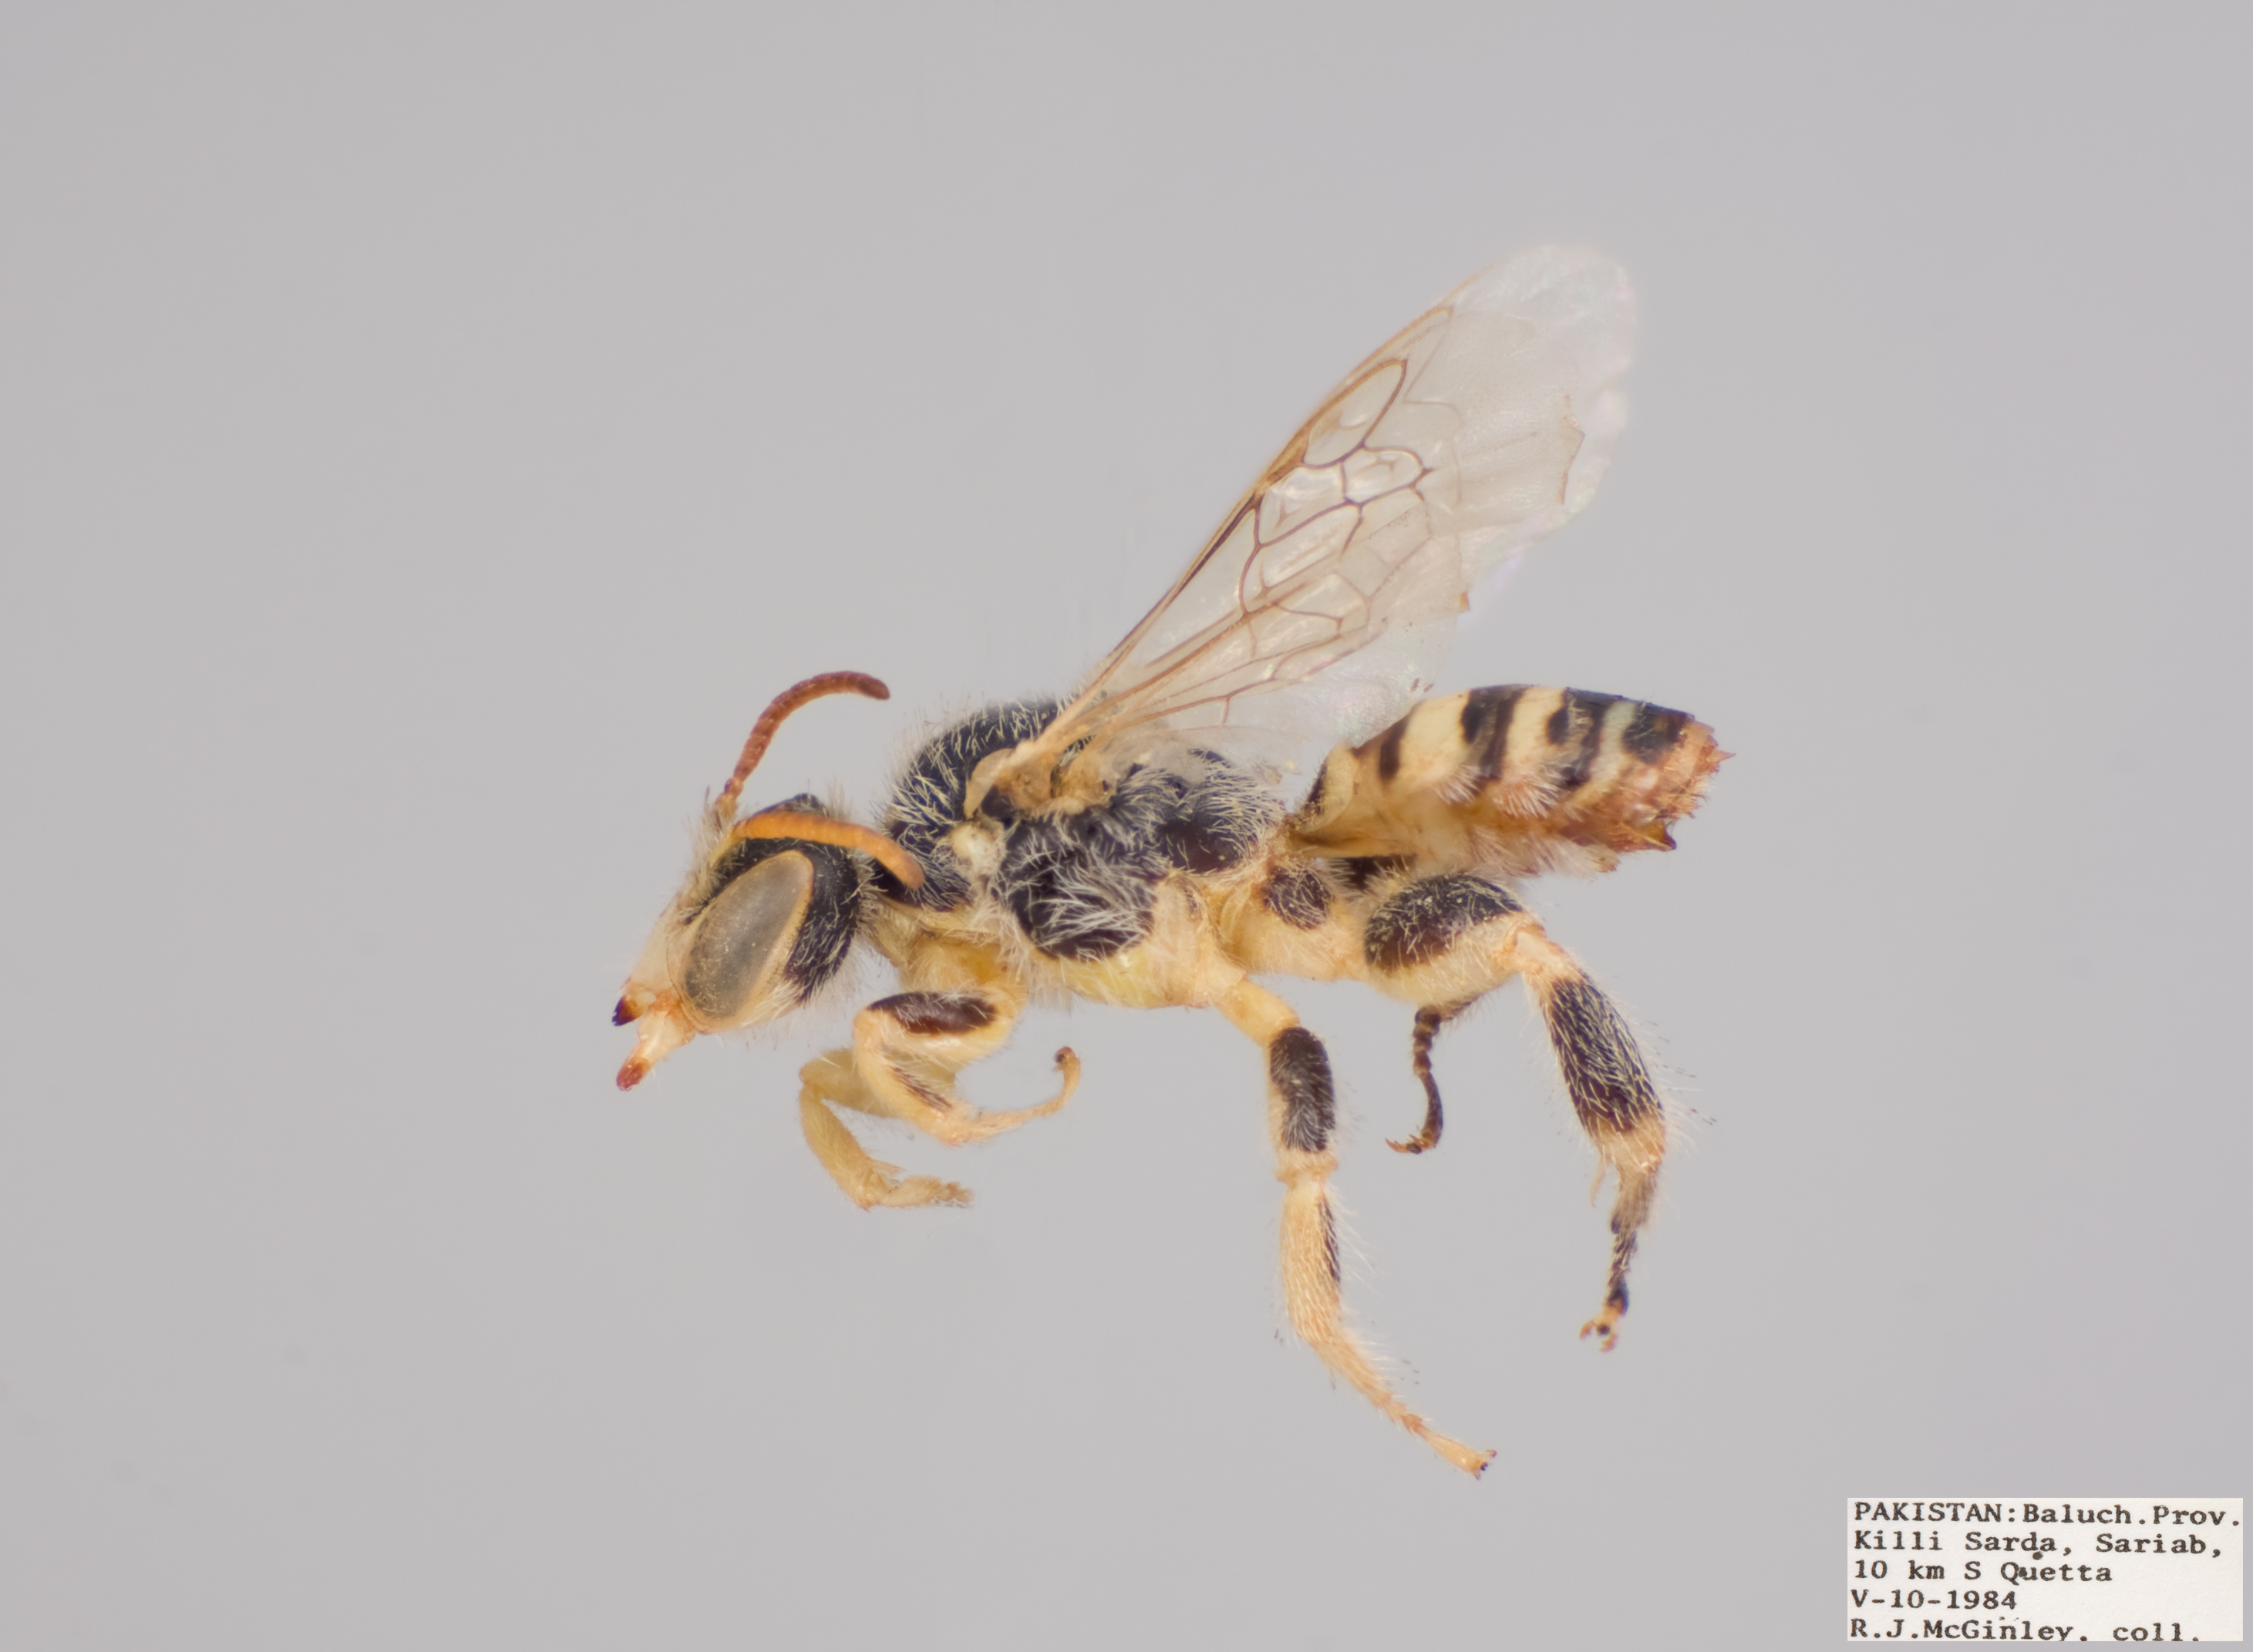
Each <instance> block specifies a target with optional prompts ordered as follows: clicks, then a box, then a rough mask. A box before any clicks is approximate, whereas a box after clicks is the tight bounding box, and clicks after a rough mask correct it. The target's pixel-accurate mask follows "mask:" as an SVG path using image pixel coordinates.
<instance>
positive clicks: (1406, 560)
mask: <svg viewBox="0 0 2253 1652" xmlns="http://www.w3.org/2000/svg"><path fill="white" fill-rule="evenodd" d="M1633 331H1634V299H1633V296H1632V293H1631V291H1630V289H1629V286H1628V282H1627V277H1626V275H1625V273H1624V272H1623V271H1622V270H1621V269H1620V268H1619V267H1618V266H1617V265H1615V264H1614V263H1612V262H1611V261H1609V260H1608V259H1604V258H1601V257H1599V256H1597V255H1596V254H1593V253H1588V252H1583V251H1578V250H1575V249H1572V248H1566V247H1543V248H1540V249H1538V250H1537V251H1534V252H1531V253H1526V254H1522V255H1520V256H1518V257H1517V258H1513V259H1510V260H1509V261H1506V262H1503V263H1500V264H1496V265H1495V266H1493V267H1492V268H1489V269H1487V270H1485V271H1484V272H1482V274H1480V275H1475V276H1474V277H1472V279H1471V280H1469V281H1468V282H1464V283H1463V285H1462V286H1461V287H1459V288H1457V289H1455V290H1454V292H1452V293H1450V294H1449V295H1448V296H1447V297H1446V298H1444V299H1443V300H1441V301H1440V303H1438V304H1437V305H1436V306H1434V307H1433V309H1432V310H1430V311H1429V312H1427V313H1426V314H1425V315H1423V316H1421V317H1419V318H1418V319H1417V320H1416V321H1415V322H1413V323H1412V324H1410V325H1409V326H1408V327H1407V328H1406V329H1405V330H1404V331H1401V332H1400V333H1399V335H1398V336H1397V337H1395V338H1392V340H1391V341H1390V342H1389V343H1387V344H1386V345H1385V346H1384V347H1383V348H1382V349H1380V350H1378V352H1376V353H1375V354H1374V355H1372V356H1371V357H1370V358H1369V359H1367V360H1366V361H1364V362H1363V363H1362V364H1361V365H1360V366H1358V367H1357V368H1355V369H1354V371H1353V372H1352V373H1350V374H1349V375H1347V377H1346V379H1345V381H1344V382H1343V384H1341V385H1340V386H1339V387H1337V389H1336V390H1335V391H1333V392H1332V393H1331V394H1330V395H1329V398H1328V400H1326V401H1324V402H1323V403H1322V407H1321V408H1320V409H1319V410H1318V411H1317V412H1316V413H1315V416H1314V417H1313V418H1311V419H1309V420H1308V422H1307V423H1306V425H1305V427H1304V428H1303V429H1301V430H1300V431H1299V433H1298V435H1296V436H1294V437H1293V438H1292V439H1291V442H1290V443H1289V445H1288V446H1287V447H1286V448H1284V450H1283V451H1282V452H1281V453H1280V454H1279V455H1278V456H1277V457H1276V458H1275V460H1274V462H1273V464H1270V465H1269V466H1268V467H1267V470H1266V472H1265V474H1263V475H1262V476H1261V477H1260V479H1259V482H1258V483H1257V484H1255V485H1254V486H1253V487H1252V490H1251V491H1250V492H1248V493H1246V494H1245V496H1244V498H1243V499H1242V500H1241V501H1239V502H1238V505H1237V506H1236V508H1235V509H1234V510H1233V511H1232V512H1230V513H1229V516H1228V518H1227V519H1226V520H1225V521H1224V522H1223V523H1222V524H1221V526H1220V529H1219V531H1218V532H1217V533H1215V534H1214V535H1213V537H1212V539H1211V540H1210V541H1209V542H1208V543H1207V544H1206V546H1205V547H1204V549H1203V551H1202V552H1201V553H1199V554H1198V555H1197V557H1196V561H1193V562H1191V563H1190V564H1189V568H1188V570H1187V571H1186V572H1185V573H1183V574H1182V576H1181V578H1180V579H1179V580H1177V581H1176V582H1175V584H1174V588H1173V589H1172V590H1170V591H1169V592H1168V593H1167V594H1166V596H1165V597H1164V598H1163V599H1162V600H1161V601H1160V602H1159V603H1158V605H1157V606H1156V607H1155V608H1154V609H1152V610H1150V612H1149V613H1148V614H1147V616H1146V617H1144V618H1143V619H1142V621H1141V623H1140V624H1138V625H1136V626H1135V627H1134V629H1133V631H1131V632H1129V633H1128V634H1127V637H1126V640H1125V641H1124V642H1122V643H1120V645H1119V646H1118V647H1117V648H1116V649H1114V650H1113V651H1112V653H1111V655H1110V656H1109V658H1108V659H1106V660H1105V661H1104V662H1103V664H1102V665H1101V666H1099V667H1098V668H1097V670H1096V673H1095V674H1094V676H1093V677H1092V678H1091V679H1090V680H1089V681H1088V683H1087V685H1086V687H1085V688H1084V689H1083V690H1082V691H1081V693H1080V694H1079V695H1078V697H1076V699H1075V700H1074V701H1073V702H1072V703H1071V705H1070V706H1069V707H1067V708H1066V709H1065V710H1064V714H1062V716H1061V718H1060V719H1059V721H1058V722H1057V724H1056V725H1054V726H1052V728H1051V729H1050V735H1049V737H1048V738H1047V739H1044V740H1043V745H1046V746H1049V747H1050V749H1054V750H1061V749H1064V748H1066V747H1068V746H1071V745H1073V744H1077V743H1078V742H1085V741H1089V740H1093V739H1097V738H1104V739H1108V738H1109V737H1110V736H1111V735H1114V734H1116V733H1118V732H1119V731H1120V730H1122V729H1124V728H1129V727H1134V726H1140V725H1147V724H1152V723H1162V724H1163V725H1164V726H1166V727H1168V728H1207V727H1212V726H1216V725H1250V726H1253V727H1259V728H1274V729H1278V730H1281V731H1285V732H1288V733H1296V732H1307V731H1309V730H1311V729H1313V728H1321V729H1322V730H1323V731H1324V732H1325V733H1330V734H1337V733H1343V734H1344V735H1346V736H1347V737H1348V738H1357V737H1359V736H1360V735H1363V734H1365V733H1368V732H1371V731H1373V730H1374V729H1375V728H1379V727H1381V726H1383V725H1384V724H1385V723H1386V722H1389V721H1392V719H1393V718H1394V717H1396V716H1398V715H1399V714H1400V712H1401V711H1402V710H1403V709H1404V708H1406V705H1407V703H1408V701H1410V700H1411V699H1412V698H1413V697H1414V695H1415V694H1416V693H1417V692H1419V688H1420V687H1426V686H1428V676H1429V673H1430V672H1431V671H1432V669H1433V667H1434V666H1436V664H1437V662H1438V658H1439V655H1440V652H1442V651H1444V649H1445V647H1446V645H1447V638H1448V636H1449V634H1450V632H1451V631H1452V629H1453V624H1454V617H1455V616H1456V615H1457V614H1458V613H1460V612H1461V610H1462V608H1463V605H1464V599H1465V595H1466V593H1467V592H1468V590H1469V589H1470V588H1471V586H1472V583H1473V582H1475V580H1476V579H1477V577H1478V576H1479V575H1480V574H1481V572H1482V571H1483V570H1484V569H1485V568H1489V567H1492V566H1493V565H1495V564H1496V562H1498V561H1502V560H1503V559H1504V558H1507V557H1509V556H1511V555H1513V554H1516V553H1517V552H1518V551H1521V550H1523V549H1524V547H1527V546H1529V545H1531V544H1532V543H1533V541H1535V540H1538V539H1539V538H1541V537H1542V536H1543V535H1544V534H1545V533H1551V532H1552V531H1553V530H1554V529H1556V528H1557V527H1559V526H1562V525H1563V524H1564V523H1565V522H1566V520H1568V519H1570V518H1571V517H1572V516H1573V513H1574V512H1577V511H1578V510H1580V507H1581V506H1582V505H1586V504H1587V501H1588V499H1589V498H1590V496H1591V495H1592V494H1593V493H1594V491H1595V487H1596V484H1597V482H1598V481H1599V480H1601V477H1602V475H1603V471H1604V468H1605V466H1606V465H1607V464H1608V462H1609V460H1610V457H1611V450H1612V446H1613V443H1615V441H1616V439H1617V437H1618V434H1619V429H1620V425H1621V423H1622V418H1623V415H1624V411H1625V409H1624V407H1623V404H1622V401H1621V398H1620V396H1619V394H1618V392H1617V390H1616V389H1615V383H1616V381H1617V380H1618V378H1619V376H1620V374H1621V373H1622V371H1623V370H1624V369H1625V367H1626V366H1627V361H1628V355H1629V345H1630V341H1631V336H1632V333H1633Z"/></svg>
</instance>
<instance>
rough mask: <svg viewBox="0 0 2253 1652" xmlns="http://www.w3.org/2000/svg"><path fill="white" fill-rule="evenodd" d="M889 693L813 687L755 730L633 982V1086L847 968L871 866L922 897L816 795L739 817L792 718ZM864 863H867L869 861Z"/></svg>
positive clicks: (879, 847)
mask: <svg viewBox="0 0 2253 1652" xmlns="http://www.w3.org/2000/svg"><path fill="white" fill-rule="evenodd" d="M841 692H851V693H855V694H868V695H869V697H870V698H872V699H878V700H881V699H883V698H886V697H887V695H886V690H885V688H884V686H883V685H882V683H880V682H877V681H876V680H875V679H874V678H873V677H862V676H860V675H859V674H858V673H849V672H838V673H833V674H832V675H831V676H829V677H816V678H813V679H812V680H810V681H807V682H804V683H800V684H799V686H798V687H795V688H793V689H792V690H790V692H789V693H787V694H784V695H783V696H782V697H781V698H780V699H778V701H775V703H774V704H773V705H772V706H770V707H769V708H767V711H766V714H765V715H764V716H762V717H761V718H760V719H759V721H758V723H757V725H756V726H755V727H754V728H752V730H751V737H750V740H749V741H747V742H745V743H744V747H743V758H742V760H741V761H740V762H738V763H736V772H735V773H734V774H733V775H732V776H730V777H729V781H728V784H726V785H725V786H724V787H722V790H721V792H720V795H719V796H718V797H717V798H714V799H713V802H712V805H711V808H710V809H709V810H708V812H707V813H706V816H705V819H704V824H703V829H702V831H701V833H699V843H698V848H697V854H696V857H695V863H694V865H693V866H692V867H691V868H690V869H689V874H688V876H687V880H686V881H685V882H683V883H682V885H681V887H680V892H679V893H678V894H676V895H675V896H673V899H672V900H671V901H670V902H668V903H666V909H665V910H664V912H663V913H661V914H660V915H659V917H658V920H657V924H656V927H655V928H654V929H652V931H650V936H649V939H648V941H647V942H646V943H645V944H644V945H643V947H642V951H641V957H640V958H638V960H637V961H636V962H635V964H634V966H633V970H632V972H631V973H630V974H629V975H628V976H627V977H626V983H625V988H624V991H623V992H622V993H619V995H618V1004H617V1012H616V1014H613V1015H612V1017H611V1020H612V1021H614V1022H616V1023H617V1025H619V1026H624V1025H625V1024H626V1023H627V1022H629V1021H638V1022H639V1023H640V1036H639V1037H638V1038H637V1039H636V1041H635V1042H634V1048H633V1053H632V1054H631V1056H627V1058H626V1062H625V1064H624V1066H623V1067H621V1068H619V1069H618V1088H619V1089H621V1090H631V1089H632V1088H633V1087H634V1085H636V1084H639V1083H640V1082H641V1081H642V1079H643V1078H644V1077H646V1076H647V1075H648V1072H649V1070H650V1069H651V1068H652V1067H654V1066H655V1065H656V1064H657V1063H659V1062H660V1061H662V1060H664V1059H665V1057H666V1056H669V1055H671V1054H672V1053H673V1051H674V1050H676V1049H680V1046H681V1045H683V1044H685V1043H687V1042H688V1041H689V1040H690V1039H692V1038H694V1037H695V1036H696V1035H698V1034H699V1033H720V1032H731V1031H734V1030H735V1029H736V1028H744V1027H756V1026H758V1025H760V1024H762V1023H763V1022H766V1021H773V1020H775V1019H777V1018H778V1017H779V1016H782V1015H785V1014H788V1013H789V1012H790V1011H792V1010H793V1009H795V1008H797V1007H799V1005H800V1004H802V1003H804V1002H805V1001H806V1000H807V999H808V998H809V997H811V996H812V995H813V993H816V992H818V991H819V990H820V988H821V987H822V986H824V985H825V984H826V983H827V982H828V981H829V980H830V979H832V978H833V977H834V976H835V974H836V973H837V972H838V971H839V970H840V969H841V968H842V967H843V965H844V963H845V958H846V955H847V953H848V952H849V951H851V950H852V945H853V938H854V934H855V933H856V932H857V930H858V926H859V923H860V915H861V899H862V896H863V895H864V894H865V893H866V890H867V888H868V877H869V868H868V861H871V860H874V861H882V863H883V864H884V865H885V866H887V867H888V868H890V870H891V871H892V873H893V875H895V876H896V877H898V878H900V880H901V881H902V882H904V883H906V884H907V885H908V886H909V887H910V888H914V887H916V886H917V885H919V884H920V883H921V882H923V868H921V867H920V866H919V865H917V863H916V861H915V860H914V859H913V858H912V857H911V856H910V855H909V854H907V853H906V852H905V851H904V850H903V849H902V848H901V847H899V846H898V845H897V844H896V843H894V842H893V841H892V840H890V839H889V838H887V837H885V836H883V835H882V833H875V832H871V831H869V830H868V828H867V827H865V826H854V824H852V823H851V822H850V821H847V820H841V819H838V818H837V817H836V816H834V814H832V813H830V812H828V811H827V809H826V808H824V807H823V806H822V805H821V804H820V801H819V800H818V799H816V798H813V797H810V796H806V797H797V798H790V799H789V800H787V801H786V802H783V803H778V804H776V805H773V806H772V807H771V808H765V809H761V810H758V811H757V812H754V813H752V814H749V815H746V816H744V817H743V819H740V820H738V819H735V813H736V798H737V796H738V795H739V794H740V792H741V791H742V789H743V781H744V779H745V778H746V777H748V776H749V775H750V772H751V770H752V769H753V768H754V767H756V766H757V763H758V760H759V757H760V756H762V755H763V754H764V751H765V749H766V746H767V742H769V741H770V740H771V739H772V738H773V735H774V731H775V728H776V727H777V726H778V725H779V724H780V723H781V721H782V720H783V718H784V717H785V716H787V715H789V714H790V713H791V712H792V711H794V710H795V709H797V708H798V707H799V706H800V705H802V704H804V703H805V702H806V701H808V700H813V699H815V698H817V697H818V696H820V695H821V694H836V693H841ZM864 857H865V858H864Z"/></svg>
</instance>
